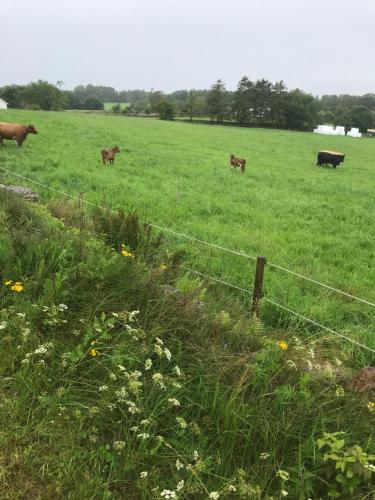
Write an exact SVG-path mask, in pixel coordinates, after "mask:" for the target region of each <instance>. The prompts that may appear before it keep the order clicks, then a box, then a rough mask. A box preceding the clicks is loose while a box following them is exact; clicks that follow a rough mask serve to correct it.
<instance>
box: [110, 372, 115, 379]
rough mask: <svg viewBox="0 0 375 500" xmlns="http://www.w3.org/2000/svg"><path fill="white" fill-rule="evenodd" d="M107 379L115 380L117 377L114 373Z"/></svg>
mask: <svg viewBox="0 0 375 500" xmlns="http://www.w3.org/2000/svg"><path fill="white" fill-rule="evenodd" d="M109 378H110V379H111V380H117V376H116V375H115V374H114V373H112V372H111V373H110V374H109Z"/></svg>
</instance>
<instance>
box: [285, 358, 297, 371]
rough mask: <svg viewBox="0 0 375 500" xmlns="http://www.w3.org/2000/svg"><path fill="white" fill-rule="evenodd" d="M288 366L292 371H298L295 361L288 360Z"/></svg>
mask: <svg viewBox="0 0 375 500" xmlns="http://www.w3.org/2000/svg"><path fill="white" fill-rule="evenodd" d="M286 364H287V365H288V368H290V369H291V370H297V365H296V364H295V362H294V361H293V360H291V359H288V360H287V362H286Z"/></svg>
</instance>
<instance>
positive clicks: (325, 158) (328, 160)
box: [316, 151, 345, 168]
mask: <svg viewBox="0 0 375 500" xmlns="http://www.w3.org/2000/svg"><path fill="white" fill-rule="evenodd" d="M344 158H345V155H343V154H342V153H338V152H337V151H320V152H319V153H318V161H317V163H316V165H317V166H318V167H320V166H321V165H327V164H329V165H332V166H333V168H336V167H337V165H339V164H340V163H341V162H343V161H344Z"/></svg>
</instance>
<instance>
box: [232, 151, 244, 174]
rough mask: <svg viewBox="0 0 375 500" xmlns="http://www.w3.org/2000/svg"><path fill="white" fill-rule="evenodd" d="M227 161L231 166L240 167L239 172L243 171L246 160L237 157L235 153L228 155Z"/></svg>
mask: <svg viewBox="0 0 375 500" xmlns="http://www.w3.org/2000/svg"><path fill="white" fill-rule="evenodd" d="M229 162H230V165H231V167H232V168H237V167H240V169H241V172H242V173H244V171H245V165H246V160H245V159H243V158H237V157H236V156H235V155H230V156H229Z"/></svg>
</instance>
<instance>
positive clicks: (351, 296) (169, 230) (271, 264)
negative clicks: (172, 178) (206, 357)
mask: <svg viewBox="0 0 375 500" xmlns="http://www.w3.org/2000/svg"><path fill="white" fill-rule="evenodd" d="M0 169H1V170H3V171H4V172H8V173H10V174H12V175H14V176H16V177H19V178H21V179H24V180H26V181H28V182H31V183H33V184H36V185H38V186H41V187H43V188H45V189H48V190H50V191H54V192H55V193H58V194H60V195H63V196H66V197H69V198H72V199H74V200H77V201H79V202H83V203H85V204H86V205H90V206H93V207H96V208H99V209H101V210H104V211H107V212H110V213H112V214H117V211H115V210H112V209H110V208H108V207H103V206H101V205H98V204H96V203H92V202H91V201H88V200H84V199H82V198H80V197H78V196H75V195H72V194H69V193H65V192H64V191H61V190H59V189H56V188H52V187H51V186H48V185H46V184H43V183H41V182H39V181H36V180H34V179H31V178H30V177H26V176H24V175H21V174H18V173H17V172H14V171H12V170H10V169H8V168H5V167H2V166H0ZM145 224H146V225H148V226H150V227H153V228H155V229H159V230H161V231H165V232H167V233H170V234H172V235H174V236H177V237H181V238H184V239H187V240H191V241H194V242H196V243H201V244H203V245H207V246H209V247H212V248H216V249H218V250H222V251H225V252H228V253H231V254H234V255H237V256H240V257H244V258H247V259H250V260H253V261H256V260H257V258H256V257H253V256H251V255H248V254H246V253H244V252H238V251H235V250H231V249H229V248H226V247H223V246H220V245H216V244H215V243H209V242H207V241H204V240H201V239H198V238H195V237H193V236H189V235H186V234H184V233H179V232H177V231H174V230H173V229H169V228H166V227H163V226H159V225H157V224H153V223H150V222H145ZM267 264H268V265H269V266H271V267H274V268H276V269H279V270H281V271H284V272H286V273H289V274H292V275H294V276H296V277H298V278H301V279H304V280H307V281H309V282H311V283H315V284H317V285H319V286H321V287H324V288H327V289H328V290H331V291H334V292H336V293H339V294H342V295H344V296H347V297H349V298H351V299H354V300H357V301H359V302H362V303H364V304H366V305H369V306H371V307H374V308H375V304H374V303H372V302H370V301H368V300H365V299H361V298H359V297H356V296H355V295H351V294H349V293H347V292H344V291H343V290H339V289H337V288H334V287H331V286H329V285H326V284H324V283H321V282H319V281H316V280H314V279H312V278H309V277H307V276H304V275H302V274H299V273H296V272H294V271H291V270H290V269H287V268H285V267H282V266H279V265H277V264H273V263H272V262H267ZM186 269H188V268H186ZM188 270H190V271H191V272H194V273H195V274H201V275H202V276H205V277H208V278H209V279H213V280H214V281H218V282H221V283H222V284H224V285H226V286H230V287H232V288H237V289H238V290H241V291H243V292H245V293H252V292H250V291H249V290H245V289H243V288H240V287H237V286H236V285H233V284H231V283H228V282H224V281H221V280H219V279H217V278H213V277H210V276H208V275H204V274H203V273H200V272H199V271H195V270H192V269H188ZM265 300H268V301H269V302H270V300H269V299H265ZM275 305H278V306H279V307H284V306H281V305H280V304H276V303H275ZM284 308H285V307H284ZM285 309H286V310H288V309H287V308H285ZM290 312H293V311H290ZM297 315H298V313H297ZM301 317H302V316H301ZM302 318H303V319H305V320H306V321H310V320H309V319H308V318H305V317H302ZM311 321H312V320H311ZM311 321H310V322H311ZM318 326H322V325H319V324H318ZM323 328H325V327H323ZM328 331H329V329H328ZM332 331H333V330H332ZM344 338H345V337H344Z"/></svg>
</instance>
